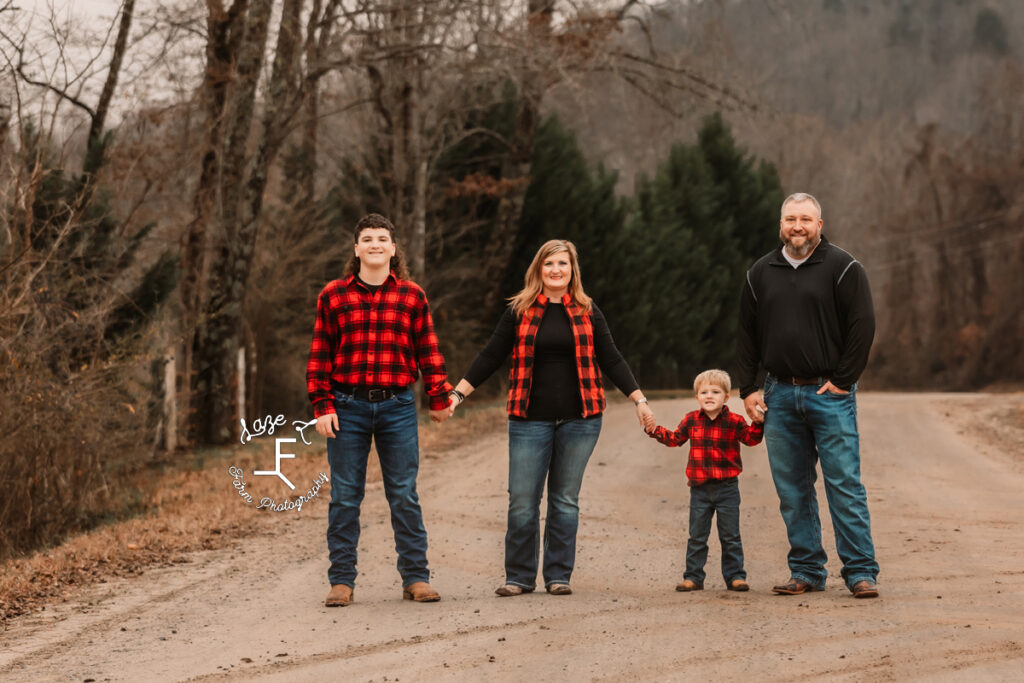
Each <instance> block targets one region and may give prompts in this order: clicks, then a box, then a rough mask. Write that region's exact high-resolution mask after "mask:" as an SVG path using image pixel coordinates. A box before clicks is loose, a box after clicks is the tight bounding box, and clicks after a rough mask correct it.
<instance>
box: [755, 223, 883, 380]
mask: <svg viewBox="0 0 1024 683" xmlns="http://www.w3.org/2000/svg"><path fill="white" fill-rule="evenodd" d="M874 336H875V313H874V307H873V305H872V303H871V290H870V288H869V287H868V278H867V274H866V273H865V272H864V267H863V266H862V265H861V264H860V263H859V262H858V261H857V260H856V259H854V258H853V256H851V255H850V254H849V253H847V252H845V251H843V250H842V249H840V248H839V247H837V246H835V245H833V244H830V243H829V242H828V240H827V239H825V237H824V235H823V236H822V238H821V243H820V244H819V245H818V247H817V248H816V249H815V250H814V252H813V253H812V254H811V256H810V257H809V258H808V259H807V260H806V261H805V262H804V263H802V264H801V265H800V266H799V267H798V268H793V266H792V265H790V264H789V262H788V261H786V259H785V258H784V257H783V255H782V247H779V248H778V249H776V250H775V251H772V252H770V253H768V254H766V255H765V256H763V257H761V258H760V259H759V260H758V261H757V263H755V264H754V265H753V266H752V267H751V268H750V270H748V271H747V279H746V282H745V283H744V285H743V294H742V296H741V299H740V325H739V344H738V362H739V367H740V374H739V377H738V380H739V381H738V382H737V384H738V385H739V387H740V396H741V397H743V398H746V397H747V396H748V395H750V394H752V393H753V392H754V391H756V390H757V373H758V369H759V367H763V368H764V369H765V370H767V371H768V372H770V373H771V374H773V375H776V376H779V377H787V376H788V377H824V378H826V379H829V380H830V381H831V382H832V384H834V385H836V386H837V387H839V388H840V389H849V387H850V386H851V385H852V384H853V383H854V382H856V381H857V380H858V379H859V378H860V374H861V373H862V372H863V371H864V366H865V365H867V362H868V352H869V351H870V350H871V342H872V341H873V340H874Z"/></svg>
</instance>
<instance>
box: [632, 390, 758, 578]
mask: <svg viewBox="0 0 1024 683" xmlns="http://www.w3.org/2000/svg"><path fill="white" fill-rule="evenodd" d="M731 387H732V384H731V382H730V380H729V374H728V373H726V372H725V371H723V370H705V371H704V372H702V373H700V374H699V375H697V378H696V379H695V380H694V381H693V390H694V391H695V392H696V394H697V403H698V404H699V405H700V410H695V411H693V412H692V413H687V414H686V417H684V418H683V421H682V422H680V423H679V427H678V428H676V430H675V431H674V432H670V431H668V430H667V429H665V428H664V427H660V426H659V427H657V428H655V430H654V431H653V432H651V434H650V436H651V438H654V439H657V440H658V441H660V442H661V443H663V444H665V445H666V446H681V445H683V444H684V443H685V442H686V441H687V440H689V441H690V458H689V461H688V462H687V463H686V478H687V480H688V481H687V486H689V487H690V539H689V540H688V541H687V542H686V573H685V574H684V575H683V582H682V583H681V584H679V585H677V586H676V590H677V591H699V590H704V577H705V574H704V563H705V561H707V559H708V536H709V535H710V533H711V517H712V515H714V514H715V513H716V512H717V513H718V540H719V541H721V543H722V577H723V578H724V579H725V585H726V587H727V588H728V589H729V590H731V591H746V590H750V586H749V585H748V584H747V581H746V578H747V572H746V571H745V570H744V569H743V544H742V542H741V541H740V488H739V481H738V477H739V473H740V472H742V471H743V462H742V461H741V460H740V442H742V443H745V444H746V445H748V446H755V445H757V444H759V443H761V438H762V437H763V436H764V423H763V418H762V421H761V422H755V423H754V424H751V425H748V424H747V422H746V420H744V419H743V418H742V417H741V416H740V415H738V414H737V413H733V412H731V411H730V410H729V407H728V406H727V405H725V402H726V401H728V400H729V390H730V389H731Z"/></svg>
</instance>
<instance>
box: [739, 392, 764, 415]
mask: <svg viewBox="0 0 1024 683" xmlns="http://www.w3.org/2000/svg"><path fill="white" fill-rule="evenodd" d="M743 407H744V408H745V409H746V411H747V417H749V418H750V419H751V420H752V421H754V422H764V414H765V411H767V410H768V405H767V404H766V403H765V402H764V396H763V394H762V392H760V391H755V392H754V393H752V394H751V395H750V396H747V397H746V398H745V399H743Z"/></svg>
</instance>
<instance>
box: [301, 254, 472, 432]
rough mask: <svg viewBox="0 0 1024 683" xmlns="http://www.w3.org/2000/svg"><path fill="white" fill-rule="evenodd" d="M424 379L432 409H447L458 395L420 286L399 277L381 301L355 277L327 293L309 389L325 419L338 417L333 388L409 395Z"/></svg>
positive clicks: (380, 293) (320, 304)
mask: <svg viewBox="0 0 1024 683" xmlns="http://www.w3.org/2000/svg"><path fill="white" fill-rule="evenodd" d="M420 372H422V373H423V383H424V385H425V387H426V391H427V395H428V396H429V397H430V409H431V410H441V409H442V408H447V407H448V392H449V391H451V388H452V387H451V385H450V384H449V383H448V371H447V370H446V369H445V365H444V357H443V356H442V355H441V351H440V349H439V348H438V343H437V335H436V334H435V333H434V320H433V318H432V317H431V315H430V307H429V305H428V304H427V295H426V294H425V293H424V292H423V290H422V289H421V288H420V286H419V285H417V284H416V283H415V282H411V281H409V280H399V279H398V278H397V277H395V274H394V273H391V274H390V275H388V279H387V280H385V281H384V284H382V285H381V286H380V288H379V289H378V290H377V292H376V293H375V294H370V290H368V289H367V288H366V287H365V286H363V285H362V284H361V283H360V282H359V281H358V280H357V279H356V277H355V276H354V275H350V276H348V277H347V278H344V279H342V280H334V281H332V282H330V283H328V285H327V286H326V287H324V289H323V291H321V292H320V296H319V297H318V298H317V302H316V324H315V326H314V328H313V343H312V345H311V346H310V349H309V363H308V364H307V365H306V389H307V390H308V392H309V400H310V401H311V402H312V404H313V413H314V414H315V415H316V416H317V417H320V416H321V415H327V414H330V413H333V412H335V411H334V397H333V395H332V393H331V383H332V381H333V382H334V383H336V384H349V385H354V386H367V387H405V386H408V385H410V384H412V383H413V382H415V381H416V378H417V377H418V375H419V373H420Z"/></svg>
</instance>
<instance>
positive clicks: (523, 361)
mask: <svg viewBox="0 0 1024 683" xmlns="http://www.w3.org/2000/svg"><path fill="white" fill-rule="evenodd" d="M547 303H548V298H547V297H546V296H544V295H543V294H538V295H537V300H536V301H534V302H533V304H532V305H531V306H530V308H528V309H527V310H526V312H525V313H523V315H522V317H521V318H520V319H519V324H518V326H517V328H516V343H515V346H513V347H512V368H511V370H510V371H509V375H508V414H509V415H515V416H516V417H522V418H525V417H526V410H527V407H528V406H529V403H530V386H531V384H532V381H533V351H534V344H535V343H536V339H537V329H538V328H539V327H540V321H541V318H543V317H544V309H545V308H546V307H547ZM562 304H563V305H564V306H565V311H566V313H568V314H569V323H570V324H571V325H572V335H573V339H574V341H575V342H576V372H577V374H578V376H579V381H580V396H581V397H582V398H583V415H582V417H590V416H591V415H597V414H598V413H601V412H604V387H603V385H602V384H601V373H600V371H599V370H598V368H597V359H596V358H595V357H594V323H593V320H592V319H591V317H590V314H589V313H587V312H586V311H585V310H584V309H583V308H581V307H580V306H578V305H577V304H576V302H575V301H573V300H572V297H571V296H569V295H568V294H566V295H565V296H563V297H562Z"/></svg>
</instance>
